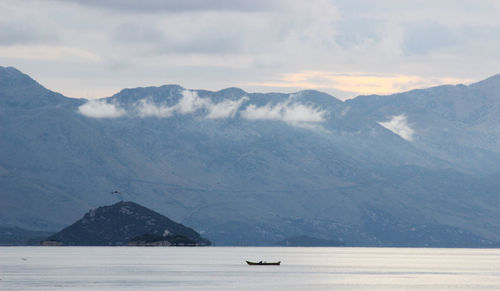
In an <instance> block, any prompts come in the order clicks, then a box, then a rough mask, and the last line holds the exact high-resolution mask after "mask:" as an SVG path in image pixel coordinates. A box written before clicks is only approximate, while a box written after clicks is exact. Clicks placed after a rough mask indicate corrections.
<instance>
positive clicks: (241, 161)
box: [0, 67, 500, 247]
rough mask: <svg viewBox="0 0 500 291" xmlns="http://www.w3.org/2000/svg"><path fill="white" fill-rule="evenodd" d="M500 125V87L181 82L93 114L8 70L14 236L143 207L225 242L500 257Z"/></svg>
mask: <svg viewBox="0 0 500 291" xmlns="http://www.w3.org/2000/svg"><path fill="white" fill-rule="evenodd" d="M499 122H500V75H496V76H493V77H491V78H489V79H486V80H484V81H481V82H478V83H475V84H472V85H469V86H465V85H456V86H452V85H445V86H439V87H433V88H428V89H421V90H413V91H409V92H404V93H399V94H393V95H388V96H378V95H372V96H359V97H357V98H355V99H351V100H348V101H345V102H342V101H340V100H338V99H336V98H335V97H333V96H330V95H328V94H324V93H321V92H318V91H313V90H308V91H300V92H297V93H294V94H282V93H269V94H257V93H247V92H245V91H243V90H241V89H238V88H228V89H224V90H221V91H217V92H212V91H205V90H189V89H185V88H182V87H181V86H178V85H165V86H161V87H146V88H134V89H124V90H122V91H120V92H119V93H117V94H115V95H113V96H111V97H109V98H103V99H99V100H91V101H88V100H84V99H73V98H67V97H65V96H63V95H61V94H58V93H55V92H52V91H50V90H48V89H46V88H44V87H43V86H41V85H40V84H38V83H37V82H36V81H34V80H32V79H31V78H30V77H29V76H27V75H25V74H23V73H21V72H19V71H18V70H16V69H14V68H11V67H8V68H4V67H0V136H1V138H0V185H1V187H0V226H9V227H12V226H15V227H21V228H25V229H32V230H44V231H47V230H49V231H53V230H57V229H60V228H62V227H64V226H66V225H68V224H69V223H71V222H73V221H75V220H76V219H78V218H79V217H81V216H82V215H83V214H84V213H85V212H86V211H87V210H88V209H89V208H95V207H96V206H99V205H107V204H112V203H113V202H116V201H118V200H129V201H135V202H137V203H140V204H142V205H145V206H146V207H148V208H151V209H153V210H155V211H157V212H159V213H161V214H163V215H166V216H168V217H170V218H171V219H173V220H175V221H179V222H181V223H183V224H186V225H190V226H192V227H193V228H194V229H196V231H198V232H200V233H201V234H202V235H203V236H204V237H206V238H208V239H210V240H211V241H213V242H214V243H215V244H217V245H239V244H241V245H266V244H272V243H274V242H276V241H280V240H284V239H285V238H288V237H293V236H302V235H308V236H311V237H316V238H320V239H325V240H335V241H341V242H343V243H344V244H345V245H348V246H349V245H370V246H381V245H383V246H446V247H453V246H461V247H467V246H473V247H488V246H498V245H500V235H499V234H500V213H498V207H499V206H500V199H499V198H500V197H499V195H498V189H500V188H499V186H500V185H499V184H500V182H499V181H500V179H499V178H500V145H499V142H500V125H499V124H500V123H499ZM115 191H116V192H115Z"/></svg>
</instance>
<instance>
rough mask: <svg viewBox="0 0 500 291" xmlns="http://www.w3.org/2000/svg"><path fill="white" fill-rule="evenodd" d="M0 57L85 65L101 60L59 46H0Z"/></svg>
mask: <svg viewBox="0 0 500 291" xmlns="http://www.w3.org/2000/svg"><path fill="white" fill-rule="evenodd" d="M0 55H1V56H2V57H4V58H12V59H25V60H30V61H33V60H40V61H60V60H69V61H71V62H75V61H80V62H86V63H99V62H100V60H101V58H100V57H99V56H98V55H96V54H94V53H92V52H90V51H86V50H84V49H81V48H76V47H67V46H59V45H10V46H0Z"/></svg>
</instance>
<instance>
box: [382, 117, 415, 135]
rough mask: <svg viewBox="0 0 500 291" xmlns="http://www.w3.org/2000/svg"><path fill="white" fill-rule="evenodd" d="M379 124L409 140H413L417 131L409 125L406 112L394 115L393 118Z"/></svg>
mask: <svg viewBox="0 0 500 291" xmlns="http://www.w3.org/2000/svg"><path fill="white" fill-rule="evenodd" d="M379 124H380V125H382V126H383V127H385V128H387V129H388V130H390V131H392V132H394V133H395V134H397V135H399V136H400V137H402V138H404V139H406V140H408V141H412V140H413V135H414V134H415V131H414V130H413V129H412V128H411V127H410V126H409V125H408V121H407V119H406V115H404V114H401V115H396V116H393V117H391V120H389V121H384V122H379Z"/></svg>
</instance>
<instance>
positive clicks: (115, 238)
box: [45, 202, 210, 246]
mask: <svg viewBox="0 0 500 291" xmlns="http://www.w3.org/2000/svg"><path fill="white" fill-rule="evenodd" d="M141 237H146V238H149V239H148V240H146V241H144V244H146V243H154V242H168V245H210V241H208V240H206V239H204V238H202V237H201V236H200V234H198V233H197V232H196V231H194V230H193V229H191V228H189V227H186V226H184V225H182V224H179V223H176V222H174V221H172V220H170V219H169V218H167V217H165V216H163V215H161V214H159V213H157V212H154V211H152V210H150V209H147V208H145V207H143V206H141V205H139V204H137V203H134V202H118V203H116V204H113V205H110V206H103V207H98V208H96V209H92V210H90V211H89V212H87V213H86V214H85V216H84V217H83V218H82V219H80V220H78V221H77V222H75V223H73V224H72V225H70V226H68V227H66V228H64V229H63V230H61V231H60V232H58V233H56V234H54V235H51V236H50V237H48V238H47V239H46V240H45V241H48V242H57V244H60V245H65V246H116V245H127V244H130V243H131V242H133V243H134V244H135V245H141Z"/></svg>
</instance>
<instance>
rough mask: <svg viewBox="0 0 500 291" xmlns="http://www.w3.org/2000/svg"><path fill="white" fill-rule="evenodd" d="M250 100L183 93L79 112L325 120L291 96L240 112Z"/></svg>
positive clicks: (99, 104)
mask: <svg viewBox="0 0 500 291" xmlns="http://www.w3.org/2000/svg"><path fill="white" fill-rule="evenodd" d="M248 100H249V98H248V97H246V96H244V97H241V98H239V99H237V100H231V99H225V100H222V101H220V102H217V103H215V102H213V101H212V100H211V99H210V98H201V97H200V96H199V95H198V93H197V92H196V91H190V90H184V91H182V97H181V98H180V99H179V101H178V102H177V104H175V105H170V106H169V105H167V104H166V103H164V104H161V103H160V104H159V103H156V102H155V101H154V100H153V99H152V98H144V99H141V100H139V101H137V102H135V103H134V104H133V105H132V106H131V107H128V111H127V110H125V109H124V108H122V107H120V105H118V104H116V103H109V102H107V101H104V100H97V101H95V100H91V101H89V102H87V103H85V104H83V105H82V106H80V107H79V108H78V112H79V113H81V114H83V115H85V116H87V117H91V118H116V117H121V116H125V115H129V116H138V117H141V118H147V117H156V118H169V117H172V116H174V115H187V114H194V113H196V112H198V111H202V112H204V113H205V115H204V116H203V117H204V118H205V119H223V118H234V117H235V116H236V115H237V114H239V115H240V116H241V118H243V119H246V120H275V121H282V122H286V123H288V124H291V125H295V126H300V127H308V126H309V125H314V124H317V123H320V122H323V121H324V120H325V115H326V111H324V110H322V109H320V108H318V107H314V106H312V105H306V104H303V103H300V102H296V101H294V96H290V97H289V98H288V99H287V100H285V101H283V102H281V103H277V104H274V105H273V104H271V103H268V104H266V105H264V106H257V105H255V104H250V105H248V106H247V107H246V108H245V109H243V110H240V108H241V106H242V105H243V104H244V103H245V102H247V101H248Z"/></svg>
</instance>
